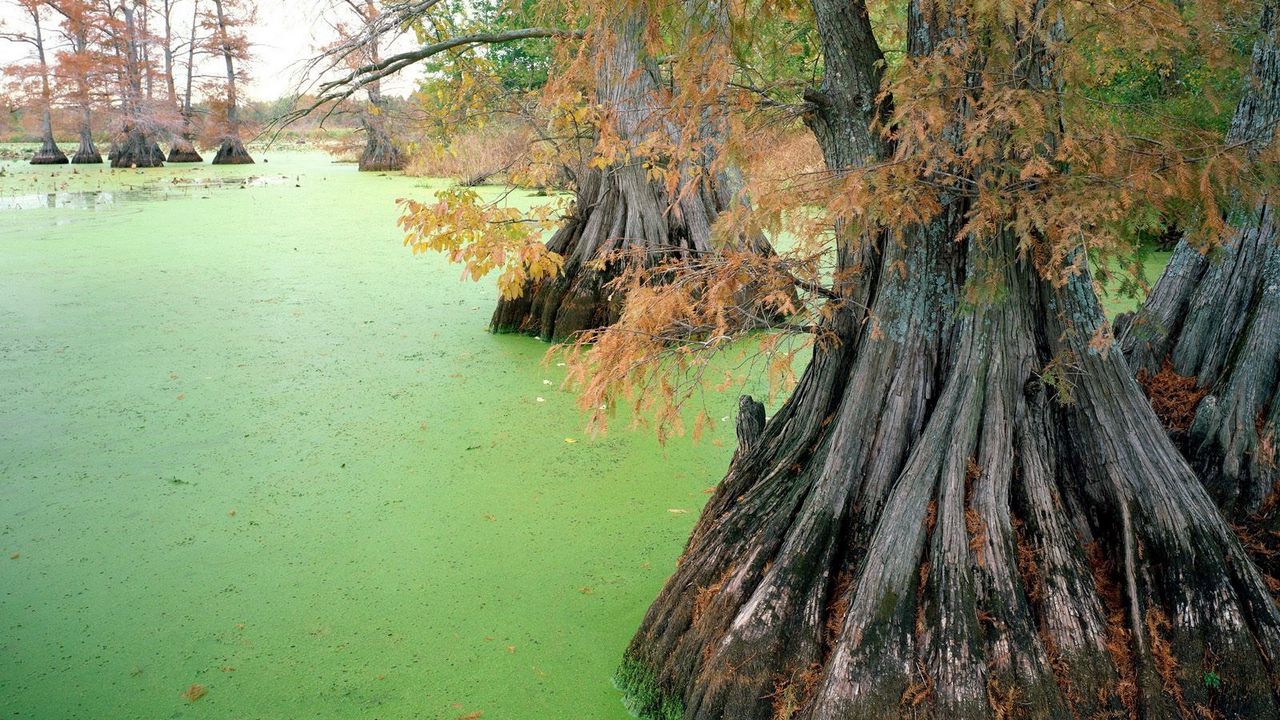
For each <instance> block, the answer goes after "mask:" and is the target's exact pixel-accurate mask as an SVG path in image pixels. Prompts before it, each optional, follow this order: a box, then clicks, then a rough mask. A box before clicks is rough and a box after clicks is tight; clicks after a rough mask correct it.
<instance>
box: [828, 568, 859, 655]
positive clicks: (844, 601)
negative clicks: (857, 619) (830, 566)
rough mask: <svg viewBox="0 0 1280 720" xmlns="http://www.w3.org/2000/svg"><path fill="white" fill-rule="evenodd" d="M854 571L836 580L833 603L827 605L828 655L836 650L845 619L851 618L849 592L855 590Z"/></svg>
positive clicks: (844, 573)
mask: <svg viewBox="0 0 1280 720" xmlns="http://www.w3.org/2000/svg"><path fill="white" fill-rule="evenodd" d="M853 579H854V575H853V570H852V569H849V568H846V569H844V570H841V571H840V575H839V576H838V577H837V578H836V587H835V590H834V591H833V592H832V594H831V602H830V603H829V604H828V605H827V622H826V626H825V629H826V632H827V635H826V637H827V653H828V654H829V653H830V652H831V650H833V649H834V648H835V644H836V639H837V638H838V637H840V631H841V629H843V628H844V621H845V618H846V617H848V616H849V591H850V589H852V588H853Z"/></svg>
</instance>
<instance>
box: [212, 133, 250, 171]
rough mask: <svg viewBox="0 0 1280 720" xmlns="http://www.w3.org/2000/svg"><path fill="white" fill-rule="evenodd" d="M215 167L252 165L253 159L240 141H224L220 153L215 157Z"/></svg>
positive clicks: (219, 147)
mask: <svg viewBox="0 0 1280 720" xmlns="http://www.w3.org/2000/svg"><path fill="white" fill-rule="evenodd" d="M213 164H214V165H252V164H253V158H252V157H250V156H249V151H248V150H246V149H245V147H244V143H243V142H241V141H240V140H239V139H234V140H223V141H222V144H221V145H219V146H218V153H217V154H216V155H214V156H213Z"/></svg>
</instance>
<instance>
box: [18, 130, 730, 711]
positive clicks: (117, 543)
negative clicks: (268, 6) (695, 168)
mask: <svg viewBox="0 0 1280 720" xmlns="http://www.w3.org/2000/svg"><path fill="white" fill-rule="evenodd" d="M270 161H271V162H270V163H269V164H267V165H262V164H260V165H257V166H253V167H235V168H210V167H209V166H207V165H201V166H197V167H191V166H172V167H170V168H166V169H163V170H147V171H130V170H123V171H116V172H111V171H109V170H106V169H88V170H81V171H79V172H77V173H74V174H73V173H72V172H71V170H69V169H68V168H66V167H62V168H30V167H27V166H24V165H21V164H13V163H9V164H6V165H4V173H3V175H0V553H2V554H0V717H2V718H15V719H17V718H41V719H43V718H85V719H86V720H87V719H93V720H101V719H102V718H238V719H247V718H264V719H267V718H270V719H272V720H278V719H281V718H383V719H392V718H443V719H446V720H453V719H454V718H457V717H459V716H464V715H468V714H470V713H474V712H483V716H482V717H483V718H486V719H488V718H497V719H505V718H510V719H513V720H521V719H524V718H536V719H541V718H573V719H574V720H580V719H582V718H604V719H606V720H609V719H620V718H625V717H626V713H625V711H624V710H623V708H622V707H621V705H620V703H619V697H618V693H617V692H616V691H615V690H614V689H613V687H612V686H611V684H610V682H609V677H610V674H611V672H612V670H613V668H614V666H615V664H616V662H617V661H618V659H619V657H620V655H621V653H622V650H623V648H624V647H625V645H626V643H627V641H628V640H629V639H630V635H631V632H632V631H633V630H634V628H635V627H636V625H637V624H638V623H639V620H640V618H641V616H642V615H643V613H644V611H645V608H646V607H647V606H648V604H649V602H650V601H651V600H652V598H653V597H654V595H655V594H656V592H657V591H658V589H659V587H660V586H661V583H662V580H663V579H664V578H665V576H666V575H667V574H669V573H670V571H671V570H672V568H673V567H674V562H675V559H676V557H677V556H678V554H679V552H680V549H681V547H682V544H683V542H684V540H685V538H686V537H687V534H688V531H689V529H690V527H691V525H692V523H693V520H694V518H695V517H696V514H697V511H698V508H699V507H700V505H701V503H702V501H703V500H704V499H705V497H706V495H705V494H704V490H705V489H706V488H707V486H708V485H710V484H712V483H713V482H716V481H718V480H719V479H720V477H721V476H722V475H723V471H724V467H725V465H726V463H727V459H728V455H729V449H728V448H727V447H718V446H717V445H715V444H712V443H709V442H704V443H703V444H701V445H698V446H696V447H694V446H690V445H689V444H688V443H682V442H676V443H674V444H672V445H671V446H670V447H669V448H667V449H666V450H664V449H662V448H660V447H658V446H657V444H656V443H655V442H654V441H653V440H652V439H651V438H650V437H649V436H647V435H643V434H637V433H629V432H625V431H623V430H615V431H614V432H613V433H612V434H610V435H608V436H606V437H603V438H599V439H592V438H590V437H588V436H586V435H584V433H583V432H582V431H581V423H582V418H581V416H580V415H579V414H578V412H577V410H576V409H575V408H574V406H573V402H572V398H571V397H569V396H568V395H566V394H564V393H562V392H560V391H559V389H558V386H559V381H560V376H559V371H558V369H557V368H556V367H555V366H554V364H552V365H551V366H550V367H547V366H544V365H543V364H542V362H541V361H542V356H543V353H544V352H545V350H546V346H545V345H543V344H542V343H540V342H538V341H536V340H530V339H525V338H512V337H495V336H492V335H489V334H488V333H487V332H485V326H486V322H487V320H488V317H489V312H490V310H491V308H492V305H493V301H494V290H493V288H492V286H491V285H489V284H487V283H485V284H480V285H476V284H470V283H462V282H459V280H458V269H457V268H455V267H450V266H447V265H446V264H444V263H443V261H442V260H441V259H440V258H438V257H433V256H422V257H417V258H415V257H412V256H411V255H410V254H409V253H408V251H407V250H406V249H404V248H403V246H402V245H401V242H400V238H399V236H398V235H397V233H396V229H395V226H394V220H395V217H396V209H395V206H394V200H395V198H397V197H400V196H405V195H412V196H417V197H428V196H429V192H430V191H429V190H428V189H427V188H425V187H423V185H424V182H423V181H421V180H415V179H412V178H403V177H399V176H384V175H370V174H358V173H357V172H356V171H355V168H354V167H353V166H351V165H337V164H333V163H332V162H330V161H329V159H328V158H327V157H326V156H324V155H319V154H307V153H287V154H285V153H276V154H271V155H270ZM266 177H273V178H278V180H273V181H250V179H251V178H266ZM175 180H176V182H175ZM242 186H243V187H242ZM712 402H714V403H718V405H717V406H716V407H717V408H718V411H717V413H716V414H717V416H719V415H724V416H726V417H727V416H728V415H729V408H730V407H732V405H733V404H734V403H733V399H732V397H724V398H713V399H712ZM726 425H731V423H726ZM722 435H723V436H724V437H725V439H726V440H730V442H727V443H726V445H729V444H731V435H732V432H731V430H730V431H727V432H725V433H722ZM567 440H575V441H576V442H567ZM673 511H675V512H673ZM11 558H12V559H11ZM192 683H200V684H203V685H205V686H206V687H207V689H208V694H207V695H206V696H205V697H203V698H202V699H200V700H198V701H196V702H194V703H190V702H188V701H187V700H185V699H183V698H182V697H181V693H182V692H183V691H184V690H185V689H187V688H188V687H189V686H190V685H191V684H192Z"/></svg>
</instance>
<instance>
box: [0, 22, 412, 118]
mask: <svg viewBox="0 0 1280 720" xmlns="http://www.w3.org/2000/svg"><path fill="white" fill-rule="evenodd" d="M183 5H184V6H185V9H182V10H179V11H178V12H177V15H178V16H179V17H189V16H188V15H187V13H189V12H190V7H191V6H190V5H189V4H187V3H185V2H184V3H183ZM326 6H327V3H326V2H325V0H300V1H294V2H289V1H288V0H258V23H257V25H256V26H255V27H253V28H252V29H251V30H250V32H249V39H250V41H251V42H252V43H253V54H254V58H253V61H252V62H250V63H249V68H248V72H249V75H250V81H249V84H248V86H247V87H246V88H244V92H245V93H246V94H247V95H248V96H249V97H250V98H252V99H254V100H274V99H276V98H278V97H280V96H281V95H285V94H288V93H290V92H292V91H293V90H294V89H295V88H296V87H297V85H298V82H299V80H300V78H299V76H298V72H299V70H300V69H301V67H300V66H301V63H300V62H299V61H300V60H305V59H306V58H309V57H311V55H313V54H314V53H315V48H317V47H319V46H322V45H325V44H327V43H329V42H331V41H332V40H333V31H332V30H330V28H329V26H328V24H327V23H326V22H325V21H324V19H323V12H322V9H323V8H324V7H326ZM24 21H26V22H29V20H27V18H25V16H24V15H23V13H22V12H21V11H20V10H18V9H16V8H15V6H14V4H13V2H12V0H0V22H3V23H4V24H5V25H8V26H10V27H14V28H19V27H21V28H25V27H26V22H24ZM47 36H48V33H47V32H46V38H47ZM414 45H415V43H414V41H413V38H412V37H406V38H401V39H400V40H399V41H398V42H397V44H396V45H395V46H394V47H392V48H391V51H393V52H394V51H399V50H404V49H406V48H410V47H413V46H414ZM28 51H29V47H28V46H26V45H23V44H19V43H12V42H3V41H0V65H7V64H9V63H12V62H15V61H19V60H21V59H22V58H23V57H24V56H25V55H26V54H27V53H28ZM384 54H386V49H384ZM205 62H206V66H205V67H204V71H205V73H214V72H222V65H221V63H222V61H221V60H216V61H214V59H212V58H206V60H205ZM418 76H419V74H418V73H411V74H410V75H409V76H407V77H405V78H401V79H399V80H396V81H384V82H383V92H384V93H386V94H389V95H390V94H394V95H405V94H407V93H408V91H409V90H410V89H411V88H412V80H413V79H416V78H417V77H418Z"/></svg>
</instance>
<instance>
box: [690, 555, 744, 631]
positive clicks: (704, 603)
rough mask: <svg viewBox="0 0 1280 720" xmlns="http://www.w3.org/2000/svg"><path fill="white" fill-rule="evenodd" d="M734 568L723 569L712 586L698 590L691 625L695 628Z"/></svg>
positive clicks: (731, 574) (731, 575)
mask: <svg viewBox="0 0 1280 720" xmlns="http://www.w3.org/2000/svg"><path fill="white" fill-rule="evenodd" d="M736 570H737V568H736V567H735V566H729V567H727V568H725V570H724V572H723V573H721V574H720V578H719V579H718V580H716V581H715V583H714V584H713V585H709V586H707V587H700V588H698V595H697V597H695V598H694V600H693V624H694V626H695V627H696V626H697V625H698V624H699V623H700V622H701V621H702V615H703V613H705V612H706V610H707V608H708V607H710V606H711V602H712V601H713V600H715V599H716V596H717V595H719V594H720V591H721V590H723V589H724V584H725V583H727V582H729V578H731V577H733V573H734V571H736Z"/></svg>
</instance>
